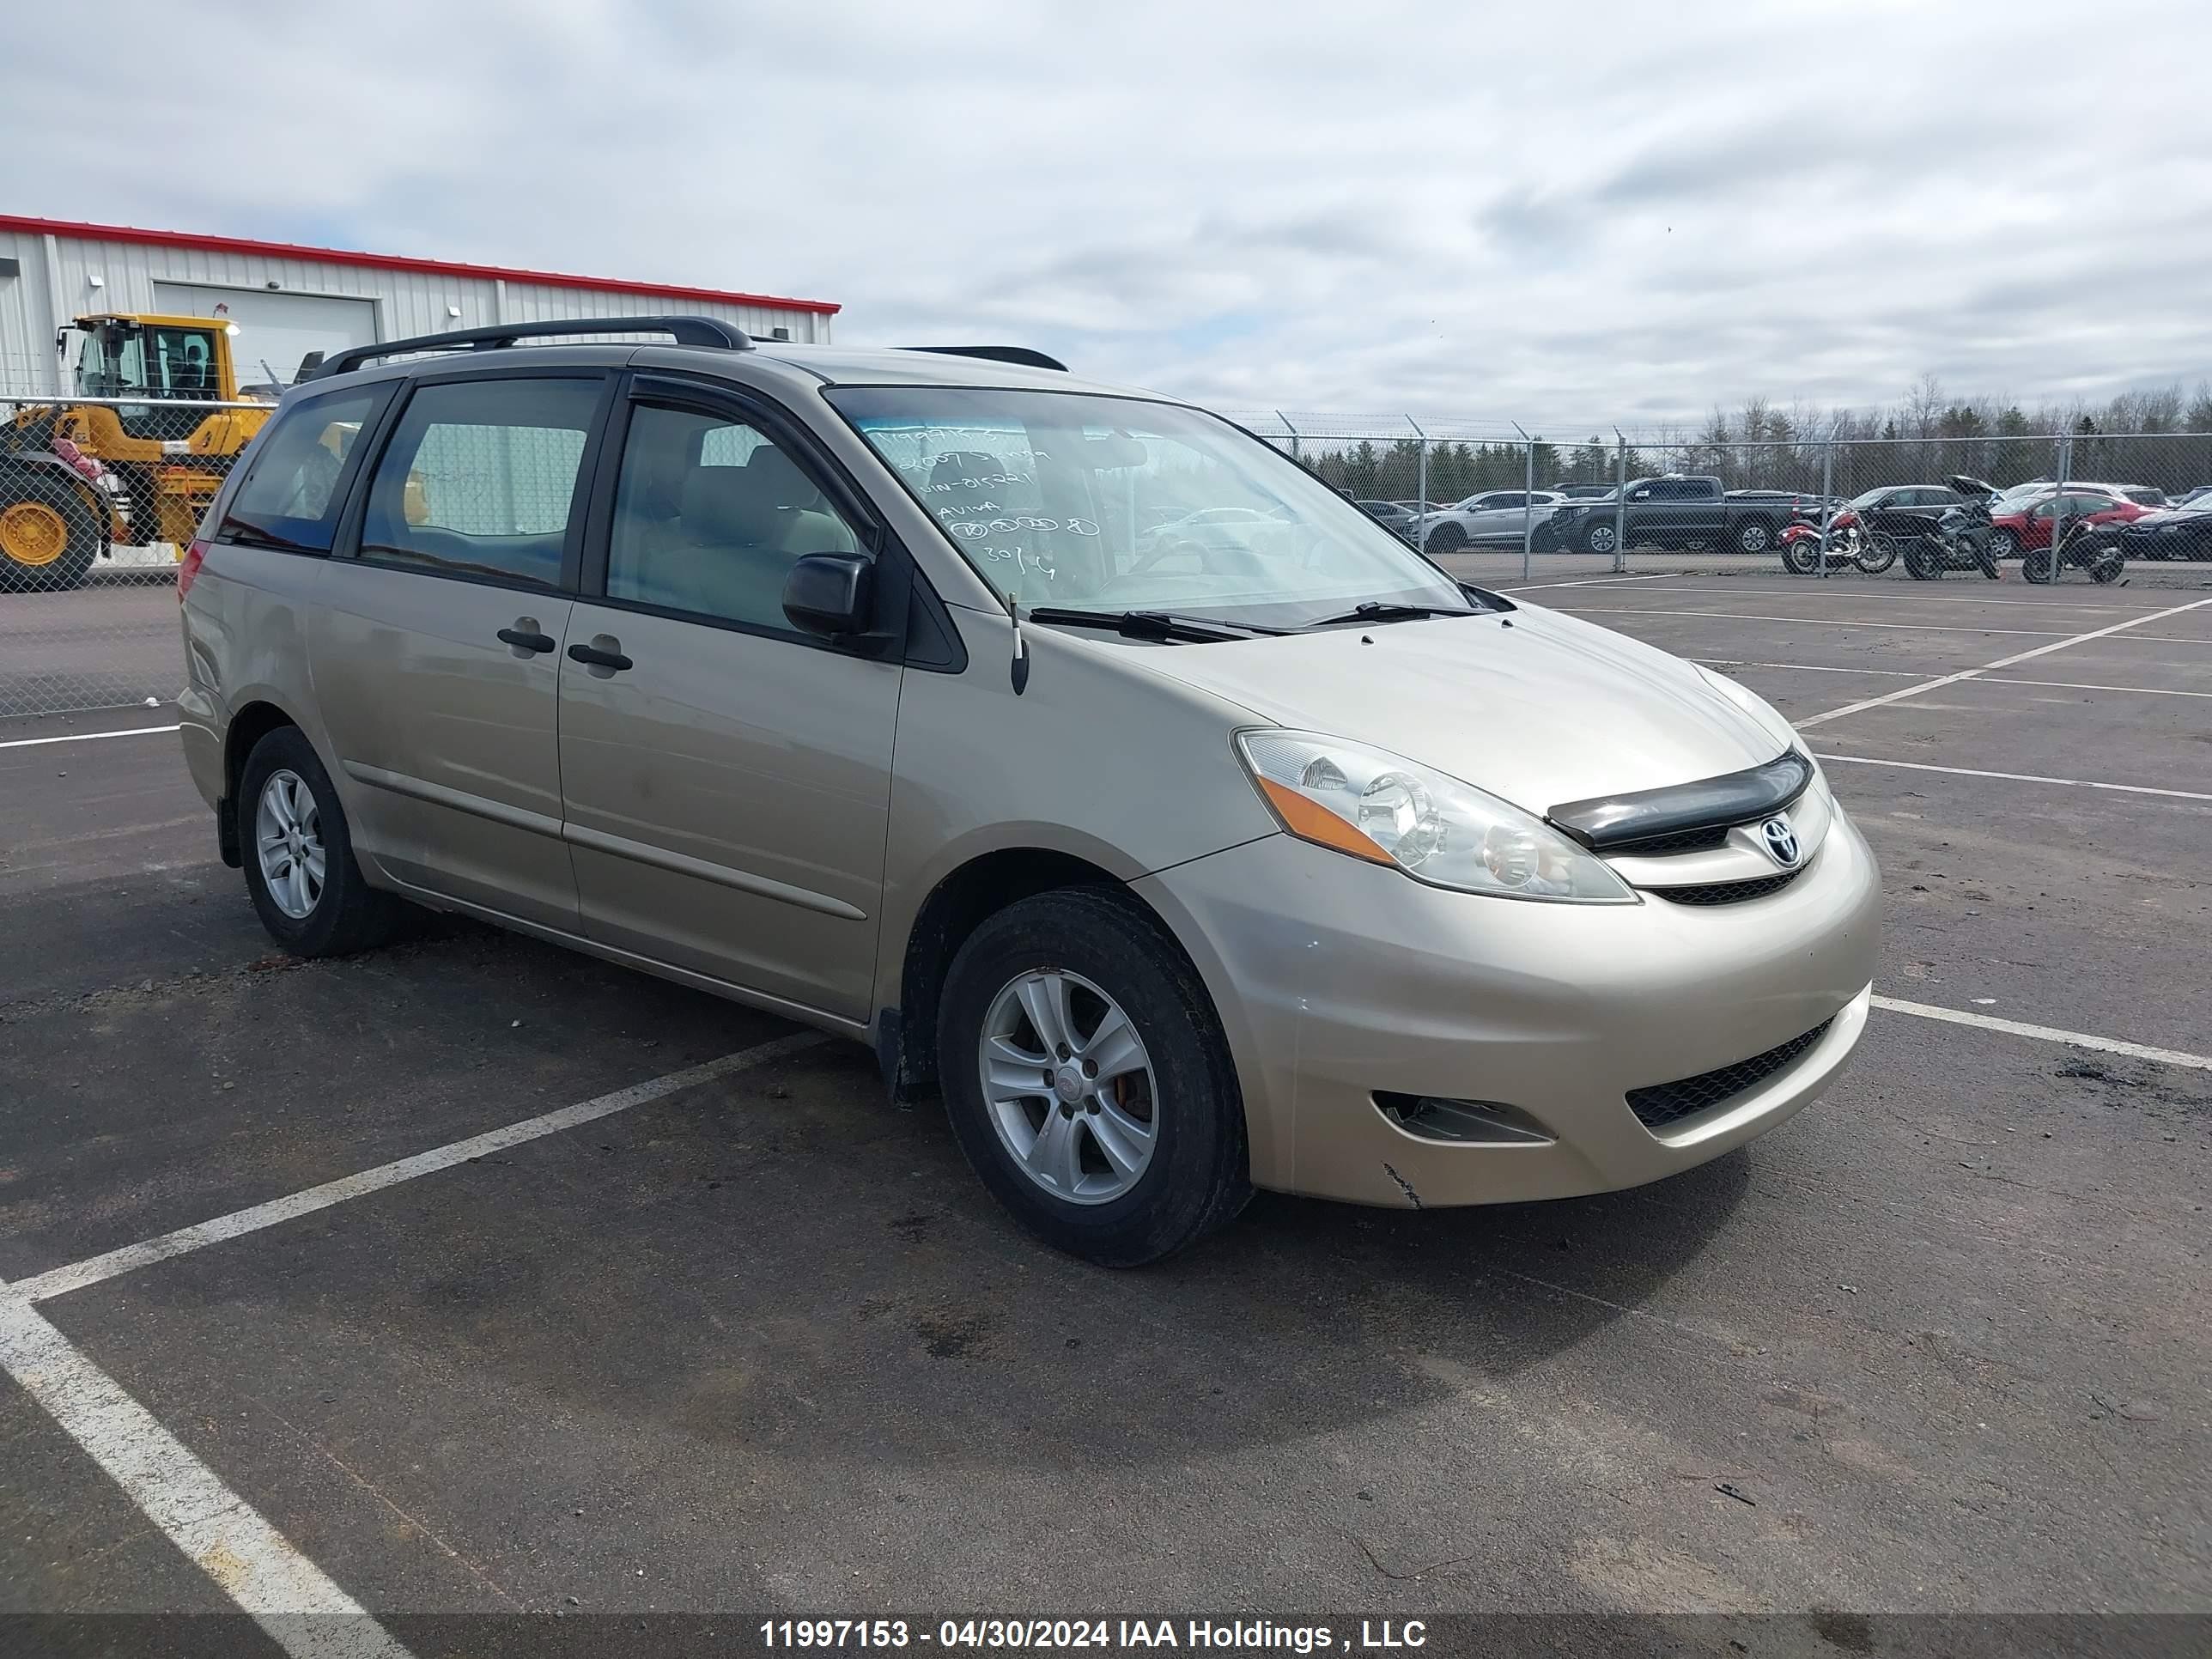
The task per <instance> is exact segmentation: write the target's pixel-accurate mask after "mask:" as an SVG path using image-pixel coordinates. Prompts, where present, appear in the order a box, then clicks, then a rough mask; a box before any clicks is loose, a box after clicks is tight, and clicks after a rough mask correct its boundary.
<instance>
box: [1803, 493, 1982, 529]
mask: <svg viewBox="0 0 2212 1659" xmlns="http://www.w3.org/2000/svg"><path fill="white" fill-rule="evenodd" d="M1966 494H1967V492H1966V491H1962V490H1960V489H1954V488H1952V487H1951V486H1950V485H1948V484H1877V485H1875V488H1873V489H1868V490H1863V491H1861V492H1860V493H1859V494H1858V495H1854V496H1852V497H1851V498H1850V500H1849V501H1845V502H1844V506H1843V509H1842V511H1840V512H1839V513H1837V514H1836V517H1835V519H1834V521H1833V524H1832V528H1833V529H1837V530H1849V529H1850V528H1852V527H1853V526H1863V525H1867V524H1869V523H1870V522H1874V521H1875V520H1874V515H1880V520H1884V521H1888V522H1887V523H1886V524H1885V525H1884V526H1883V527H1884V528H1886V529H1887V530H1891V531H1894V530H1896V529H1899V528H1904V529H1911V528H1912V526H1911V525H1909V524H1907V525H1902V526H1900V525H1899V524H1898V523H1897V522H1895V520H1894V515H1899V514H1904V515H1908V516H1909V517H1910V518H1912V519H1926V520H1930V521H1931V522H1932V521H1934V520H1937V519H1940V518H1942V516H1943V514H1944V513H1945V511H1946V510H1947V509H1948V508H1951V507H1956V506H1958V505H1959V504H1960V502H1961V501H1965V500H1966Z"/></svg>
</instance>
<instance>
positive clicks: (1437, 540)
mask: <svg viewBox="0 0 2212 1659" xmlns="http://www.w3.org/2000/svg"><path fill="white" fill-rule="evenodd" d="M1466 547H1467V532H1466V531H1464V530H1462V529H1461V528H1460V527H1459V526H1457V525H1455V524H1440V525H1438V526H1437V527H1436V528H1435V529H1434V530H1432V531H1431V532H1429V539H1428V550H1429V551H1430V552H1431V553H1458V552H1462V551H1463V550H1465V549H1466Z"/></svg>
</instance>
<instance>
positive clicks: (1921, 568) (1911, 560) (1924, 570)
mask: <svg viewBox="0 0 2212 1659" xmlns="http://www.w3.org/2000/svg"><path fill="white" fill-rule="evenodd" d="M1905 574H1906V575H1908V576H1910V577H1911V578H1912V580H1915V581H1917V582H1932V581H1940V580H1942V575H1943V567H1942V564H1941V563H1940V562H1937V561H1936V560H1935V559H1933V558H1931V557H1929V555H1928V554H1927V552H1926V551H1925V550H1923V548H1922V546H1921V544H1919V543H1918V542H1915V543H1913V544H1912V545H1911V546H1910V547H1908V548H1906V549H1905Z"/></svg>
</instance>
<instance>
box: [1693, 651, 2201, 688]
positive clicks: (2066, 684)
mask: <svg viewBox="0 0 2212 1659" xmlns="http://www.w3.org/2000/svg"><path fill="white" fill-rule="evenodd" d="M1686 660H1687V661H1690V662H1699V663H1703V664H1705V666H1706V667H1708V668H1786V669H1789V670H1790V671H1791V672H1793V673H1798V674H1879V675H1880V676H1881V677H1882V678H1884V679H1892V680H1909V679H1911V678H1913V676H1914V674H1915V672H1916V671H1915V670H1913V669H1910V668H1841V667H1838V666H1837V665H1835V664H1833V663H1825V662H1747V661H1745V660H1744V659H1742V658H1741V657H1691V658H1688V659H1686ZM1980 679H1981V683H1982V684H1984V685H2042V686H2049V687H2051V688H2052V689H2054V690H2060V691H2124V692H2126V693H2127V694H2128V695H2129V696H2137V697H2212V691H2176V690H2172V689H2170V688H2168V687H2166V686H2162V685H2100V684H2097V683H2095V682H2094V681H2092V680H2022V679H2015V678H2013V677H2012V676H2011V675H2009V674H1989V673H1984V674H1983V675H1982V676H1981V677H1980Z"/></svg>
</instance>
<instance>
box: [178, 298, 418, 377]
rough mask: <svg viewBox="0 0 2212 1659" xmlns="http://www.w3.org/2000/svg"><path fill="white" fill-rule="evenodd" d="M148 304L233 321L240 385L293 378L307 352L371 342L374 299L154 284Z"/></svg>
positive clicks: (374, 331) (197, 315) (298, 372)
mask: <svg viewBox="0 0 2212 1659" xmlns="http://www.w3.org/2000/svg"><path fill="white" fill-rule="evenodd" d="M154 307H155V310H156V311H160V312H163V313H167V314H168V315H170V316H173V317H220V318H222V319H223V320H224V321H226V322H230V323H235V324H237V325H238V334H237V337H235V338H234V340H233V341H232V343H231V344H232V349H233V350H234V352H235V354H236V356H237V358H238V379H239V382H240V384H241V385H244V386H252V385H255V384H256V383H265V382H267V381H269V380H272V379H273V380H276V382H277V383H278V384H279V385H283V386H289V385H291V384H292V382H293V381H294V380H297V379H298V378H299V374H300V359H301V357H303V356H306V355H307V353H308V352H310V351H325V352H327V351H336V350H337V349H338V348H339V347H341V346H349V345H374V344H375V343H376V302H375V301H374V300H334V299H331V298H330V297H329V296H327V295H320V294H271V293H270V292H269V291H268V290H267V289H253V288H208V287H204V286H203V285H201V284H200V283H155V284H154Z"/></svg>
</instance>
